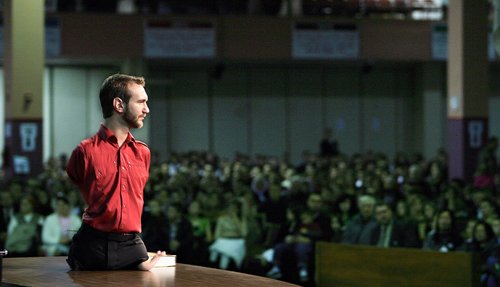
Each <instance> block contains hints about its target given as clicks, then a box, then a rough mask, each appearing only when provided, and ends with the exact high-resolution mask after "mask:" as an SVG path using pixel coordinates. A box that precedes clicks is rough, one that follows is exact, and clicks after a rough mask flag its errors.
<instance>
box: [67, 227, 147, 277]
mask: <svg viewBox="0 0 500 287" xmlns="http://www.w3.org/2000/svg"><path fill="white" fill-rule="evenodd" d="M146 260H148V254H147V251H146V246H145V245H144V242H143V241H142V239H141V238H140V237H139V235H138V234H136V233H107V232H102V231H99V230H96V229H94V228H92V227H90V226H89V225H87V224H82V226H81V227H80V229H79V230H78V232H77V233H76V234H75V236H73V241H72V243H71V247H70V249H69V254H68V259H67V260H66V261H67V262H68V265H69V266H70V267H71V269H72V270H118V269H129V270H137V267H138V265H139V264H140V263H142V262H144V261H146Z"/></svg>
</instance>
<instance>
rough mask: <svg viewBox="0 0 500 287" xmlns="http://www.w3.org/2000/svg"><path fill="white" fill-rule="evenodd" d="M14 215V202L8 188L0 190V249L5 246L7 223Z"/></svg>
mask: <svg viewBox="0 0 500 287" xmlns="http://www.w3.org/2000/svg"><path fill="white" fill-rule="evenodd" d="M13 216H14V202H13V201H12V196H11V194H10V192H9V191H8V190H2V191H1V192H0V249H1V248H5V239H6V238H7V225H8V224H9V221H10V219H11V218H12V217H13Z"/></svg>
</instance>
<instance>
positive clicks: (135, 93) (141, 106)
mask: <svg viewBox="0 0 500 287" xmlns="http://www.w3.org/2000/svg"><path fill="white" fill-rule="evenodd" d="M128 89H129V92H130V95H131V97H130V99H129V101H128V103H126V104H125V113H124V114H123V120H124V121H125V122H126V123H127V125H128V126H129V128H142V126H143V125H144V118H146V115H147V114H148V113H149V108H148V104H147V101H148V95H147V94H146V90H144V87H143V86H141V85H138V84H135V83H132V84H129V86H128Z"/></svg>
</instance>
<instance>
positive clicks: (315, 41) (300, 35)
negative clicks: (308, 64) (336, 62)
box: [292, 22, 360, 60]
mask: <svg viewBox="0 0 500 287" xmlns="http://www.w3.org/2000/svg"><path fill="white" fill-rule="evenodd" d="M359 42H360V41H359V30H358V27H357V26H356V25H354V24H349V25H339V24H333V23H324V22H321V23H294V24H293V28H292V58H295V59H351V60H352V59H357V58H358V57H359V47H360V43H359Z"/></svg>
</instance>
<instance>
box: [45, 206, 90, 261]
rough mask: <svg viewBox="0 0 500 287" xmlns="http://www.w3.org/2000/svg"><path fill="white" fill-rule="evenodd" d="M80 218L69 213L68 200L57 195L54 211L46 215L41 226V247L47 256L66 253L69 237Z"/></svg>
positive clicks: (76, 227) (75, 230)
mask: <svg viewBox="0 0 500 287" xmlns="http://www.w3.org/2000/svg"><path fill="white" fill-rule="evenodd" d="M81 224H82V220H81V219H80V217H78V216H77V215H75V214H72V213H71V207H70V205H69V201H68V200H67V199H66V198H63V197H58V198H57V200H56V207H55V212H53V213H51V214H50V215H48V216H47V218H46V219H45V221H44V223H43V227H42V249H43V250H44V252H45V255H47V256H58V255H67V254H68V251H69V246H70V243H71V238H73V235H74V234H75V233H76V232H77V231H78V229H79V228H80V225H81Z"/></svg>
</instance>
